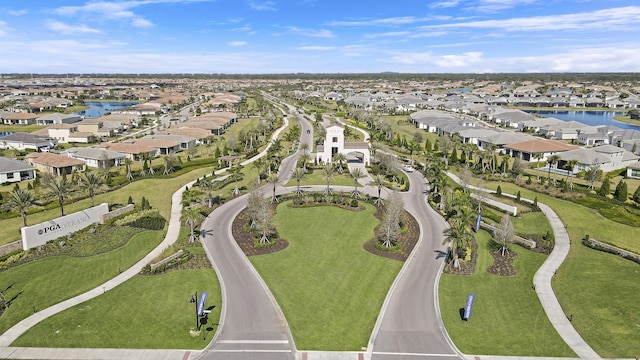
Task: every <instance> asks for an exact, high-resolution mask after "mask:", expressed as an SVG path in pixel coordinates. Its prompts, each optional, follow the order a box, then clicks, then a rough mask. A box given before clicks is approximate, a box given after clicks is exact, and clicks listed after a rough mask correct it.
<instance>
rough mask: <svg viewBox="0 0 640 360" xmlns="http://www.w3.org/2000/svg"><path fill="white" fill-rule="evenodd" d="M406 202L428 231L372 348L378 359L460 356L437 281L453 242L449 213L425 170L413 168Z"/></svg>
mask: <svg viewBox="0 0 640 360" xmlns="http://www.w3.org/2000/svg"><path fill="white" fill-rule="evenodd" d="M408 175H409V178H410V181H411V183H410V187H409V190H410V191H409V192H407V193H403V194H402V197H403V199H404V203H405V208H406V209H407V210H408V211H409V212H410V213H411V214H412V215H413V216H414V217H415V218H416V219H417V220H418V222H419V223H420V228H421V233H422V237H421V240H420V242H419V244H418V246H417V247H416V249H415V250H414V252H413V255H412V256H411V257H410V258H409V259H408V260H407V263H405V265H404V267H403V270H402V272H401V273H400V274H399V276H398V278H397V279H396V282H395V283H394V285H393V288H392V290H391V291H390V295H389V296H388V298H387V299H386V301H385V306H384V307H383V313H381V315H380V316H381V317H380V318H379V319H378V322H377V323H376V329H374V333H373V335H372V337H371V340H370V343H369V349H370V350H371V351H372V359H375V360H381V359H390V360H401V359H403V360H404V359H406V360H409V359H411V360H415V359H426V358H429V359H434V358H443V359H444V358H446V359H452V358H455V357H458V355H457V353H456V352H455V350H454V347H453V346H452V344H451V343H450V342H449V340H448V336H446V335H445V333H444V326H443V324H442V320H441V319H440V316H439V313H438V310H437V309H438V307H437V284H438V278H439V274H440V271H441V267H442V265H443V261H444V257H445V252H446V251H447V247H446V246H444V245H442V242H443V240H444V236H443V235H442V232H443V231H444V229H446V228H447V224H446V222H445V221H444V219H443V218H442V217H441V216H439V215H438V214H437V213H436V212H435V211H434V210H433V209H431V207H429V206H428V205H427V204H426V202H425V194H426V192H427V185H426V183H425V180H424V178H423V176H422V174H420V173H419V172H417V171H415V172H413V173H411V174H408Z"/></svg>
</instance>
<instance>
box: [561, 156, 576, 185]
mask: <svg viewBox="0 0 640 360" xmlns="http://www.w3.org/2000/svg"><path fill="white" fill-rule="evenodd" d="M578 163H579V161H578V160H576V159H571V160H569V161H567V162H566V164H564V168H565V169H566V170H567V181H568V182H569V189H571V190H573V168H575V167H576V165H578ZM569 175H572V176H571V177H569Z"/></svg>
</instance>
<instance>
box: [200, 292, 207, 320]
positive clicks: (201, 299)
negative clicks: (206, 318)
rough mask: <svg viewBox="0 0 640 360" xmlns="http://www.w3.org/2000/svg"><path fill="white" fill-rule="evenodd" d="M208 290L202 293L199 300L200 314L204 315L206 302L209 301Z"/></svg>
mask: <svg viewBox="0 0 640 360" xmlns="http://www.w3.org/2000/svg"><path fill="white" fill-rule="evenodd" d="M208 295H209V293H208V292H206V291H205V292H203V293H202V294H200V301H198V316H203V315H204V303H205V302H206V301H207V296H208Z"/></svg>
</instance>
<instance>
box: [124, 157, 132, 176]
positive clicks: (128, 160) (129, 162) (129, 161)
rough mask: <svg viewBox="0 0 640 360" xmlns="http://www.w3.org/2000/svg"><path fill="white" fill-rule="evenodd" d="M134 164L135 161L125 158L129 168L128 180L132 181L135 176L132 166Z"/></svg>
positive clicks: (125, 163)
mask: <svg viewBox="0 0 640 360" xmlns="http://www.w3.org/2000/svg"><path fill="white" fill-rule="evenodd" d="M132 163H133V161H132V160H131V159H130V158H128V157H126V158H124V165H125V166H126V167H127V180H129V181H131V180H133V174H131V164H132Z"/></svg>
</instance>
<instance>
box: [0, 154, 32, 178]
mask: <svg viewBox="0 0 640 360" xmlns="http://www.w3.org/2000/svg"><path fill="white" fill-rule="evenodd" d="M35 178H36V168H35V167H33V166H31V165H29V164H27V163H26V162H23V161H19V160H14V159H8V158H6V157H4V156H0V184H6V183H15V182H20V181H25V180H32V179H35Z"/></svg>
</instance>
